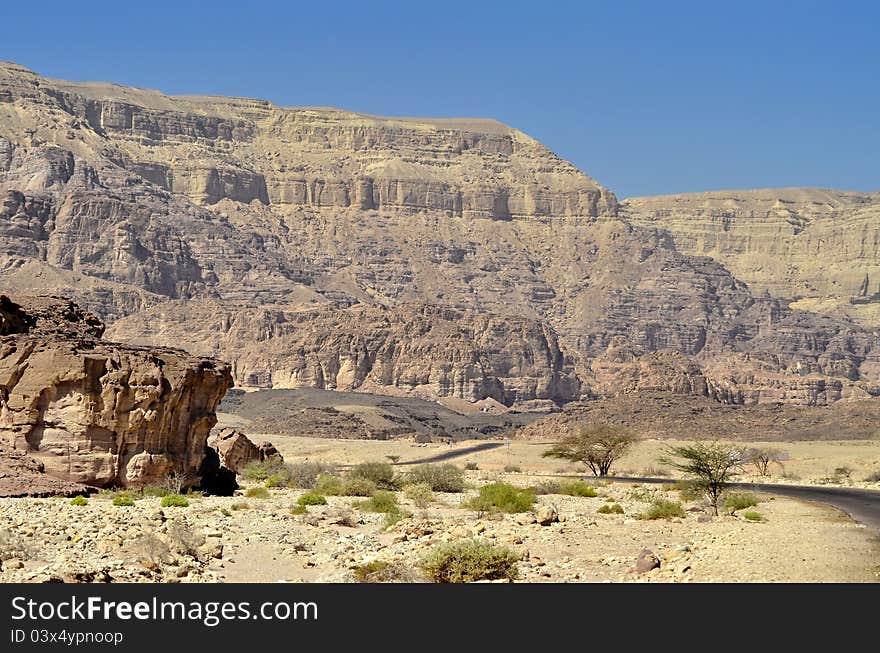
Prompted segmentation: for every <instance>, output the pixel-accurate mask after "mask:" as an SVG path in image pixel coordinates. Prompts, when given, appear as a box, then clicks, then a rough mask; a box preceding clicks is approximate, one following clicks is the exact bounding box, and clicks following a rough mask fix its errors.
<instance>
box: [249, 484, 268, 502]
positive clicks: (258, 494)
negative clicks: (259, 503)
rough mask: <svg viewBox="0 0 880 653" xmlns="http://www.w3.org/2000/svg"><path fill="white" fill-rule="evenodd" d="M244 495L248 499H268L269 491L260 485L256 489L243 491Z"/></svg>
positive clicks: (251, 488)
mask: <svg viewBox="0 0 880 653" xmlns="http://www.w3.org/2000/svg"><path fill="white" fill-rule="evenodd" d="M244 495H245V496H246V497H247V498H249V499H268V498H269V496H270V495H269V490H267V489H266V488H264V487H263V486H261V485H257V486H256V487H249V488H248V489H247V490H245V493H244Z"/></svg>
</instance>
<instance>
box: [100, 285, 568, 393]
mask: <svg viewBox="0 0 880 653" xmlns="http://www.w3.org/2000/svg"><path fill="white" fill-rule="evenodd" d="M115 333H125V334H126V335H127V339H128V340H129V341H131V342H134V343H138V344H144V345H154V344H156V343H157V342H165V341H169V340H173V341H175V342H178V343H179V344H181V345H182V346H184V347H186V348H187V349H188V350H190V351H193V352H198V353H200V354H203V355H210V356H216V357H220V358H223V359H226V360H229V361H231V363H232V367H233V371H234V374H235V376H236V379H237V381H239V382H240V383H241V384H242V385H246V386H251V387H263V388H301V387H311V388H320V389H333V390H355V389H360V390H376V389H380V390H381V389H382V388H386V389H387V388H395V389H398V390H402V391H403V390H408V391H415V392H416V393H417V394H419V395H421V396H423V397H431V398H435V399H436V398H442V397H456V398H459V399H466V400H469V401H480V400H482V399H487V398H491V399H494V400H495V401H498V402H500V403H502V404H505V405H507V406H517V407H522V406H523V405H524V404H526V405H528V406H529V407H531V408H536V407H540V406H541V402H543V404H544V406H543V407H544V408H550V407H552V406H553V405H559V404H563V403H566V402H568V401H572V400H575V399H578V398H579V397H580V396H581V393H582V389H581V387H580V382H579V380H578V378H577V375H576V373H575V370H574V363H573V361H572V360H570V359H568V358H566V356H565V355H564V353H563V352H562V350H561V349H560V347H559V343H558V340H557V337H556V335H555V334H554V333H553V332H552V330H550V329H548V328H547V327H546V326H544V325H542V324H541V323H540V322H537V321H535V320H529V319H524V318H514V317H510V316H498V315H492V314H487V313H475V312H471V311H462V310H457V309H453V308H448V307H438V306H426V305H422V304H401V305H399V306H396V307H394V308H391V309H383V308H381V307H377V306H364V305H357V306H352V307H350V308H346V309H336V308H332V307H325V308H323V309H315V310H302V311H298V312H290V311H287V312H285V311H280V310H267V309H263V310H247V309H245V308H241V307H239V308H235V307H223V306H219V305H217V304H216V303H215V302H210V301H204V302H192V301H191V302H187V303H185V304H184V303H179V304H176V305H175V306H174V307H173V308H171V307H167V306H163V307H160V308H157V309H155V310H151V311H147V312H146V313H143V314H139V315H138V316H132V317H130V318H126V319H124V320H120V321H119V322H117V323H116V325H114V327H113V329H112V331H111V334H115Z"/></svg>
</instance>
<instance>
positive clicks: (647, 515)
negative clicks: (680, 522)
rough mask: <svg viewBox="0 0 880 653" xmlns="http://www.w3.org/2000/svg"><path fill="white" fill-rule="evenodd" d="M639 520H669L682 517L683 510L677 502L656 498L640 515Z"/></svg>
mask: <svg viewBox="0 0 880 653" xmlns="http://www.w3.org/2000/svg"><path fill="white" fill-rule="evenodd" d="M638 517H639V519H671V518H672V517H684V508H683V507H682V505H681V504H680V503H679V502H678V501H670V500H669V499H661V498H657V499H654V501H653V502H652V503H651V505H650V506H649V507H648V510H647V511H646V512H644V513H642V514H640V515H639V516H638Z"/></svg>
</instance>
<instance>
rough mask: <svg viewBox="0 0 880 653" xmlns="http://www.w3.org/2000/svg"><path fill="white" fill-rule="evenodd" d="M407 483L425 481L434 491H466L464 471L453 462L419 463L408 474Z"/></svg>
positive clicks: (413, 483) (415, 483) (414, 483)
mask: <svg viewBox="0 0 880 653" xmlns="http://www.w3.org/2000/svg"><path fill="white" fill-rule="evenodd" d="M406 481H407V483H410V484H412V485H417V484H419V483H425V484H427V485H430V486H431V489H432V490H433V491H434V492H464V487H465V482H464V472H463V471H462V470H461V469H459V468H458V467H456V466H455V465H453V464H451V463H446V464H443V465H431V464H427V465H417V466H415V467H413V468H412V469H411V470H410V471H409V473H408V474H407V475H406Z"/></svg>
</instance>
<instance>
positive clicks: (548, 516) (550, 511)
mask: <svg viewBox="0 0 880 653" xmlns="http://www.w3.org/2000/svg"><path fill="white" fill-rule="evenodd" d="M535 518H536V520H537V522H538V523H539V524H541V526H549V525H550V524H554V523H556V522H558V521H559V513H558V511H557V510H556V506H554V505H553V504H552V503H550V504H545V505H543V506H541V507H540V508H538V512H537V514H536V516H535Z"/></svg>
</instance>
